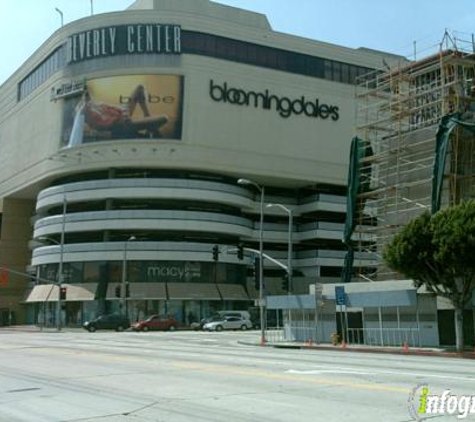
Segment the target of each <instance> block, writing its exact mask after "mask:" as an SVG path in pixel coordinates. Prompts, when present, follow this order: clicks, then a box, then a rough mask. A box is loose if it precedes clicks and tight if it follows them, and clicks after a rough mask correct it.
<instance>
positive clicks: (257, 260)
mask: <svg viewBox="0 0 475 422" xmlns="http://www.w3.org/2000/svg"><path fill="white" fill-rule="evenodd" d="M260 268H261V259H260V258H254V287H255V288H256V290H260V287H261V283H260V278H259V276H260V274H261V271H260Z"/></svg>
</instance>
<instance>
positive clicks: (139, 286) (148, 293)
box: [129, 283, 167, 300]
mask: <svg viewBox="0 0 475 422" xmlns="http://www.w3.org/2000/svg"><path fill="white" fill-rule="evenodd" d="M129 289H130V296H129V299H162V300H164V299H166V298H167V291H166V290H165V283H130V287H129Z"/></svg>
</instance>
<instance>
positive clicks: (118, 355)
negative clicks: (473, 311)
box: [0, 330, 475, 422]
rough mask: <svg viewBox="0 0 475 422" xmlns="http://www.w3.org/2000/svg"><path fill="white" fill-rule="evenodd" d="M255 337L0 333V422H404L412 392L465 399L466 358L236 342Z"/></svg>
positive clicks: (472, 382)
mask: <svg viewBox="0 0 475 422" xmlns="http://www.w3.org/2000/svg"><path fill="white" fill-rule="evenodd" d="M258 338H259V333H258V332H221V333H205V332H165V333H164V332H153V333H150V332H149V333H133V332H124V333H116V332H105V331H103V332H99V331H98V332H96V333H88V332H86V331H79V330H77V331H64V332H61V333H55V332H48V333H47V332H35V333H27V332H16V331H0V391H1V396H0V397H1V398H0V421H1V422H17V421H34V422H41V421H44V422H53V421H69V422H72V421H100V422H111V421H124V422H125V421H134V422H142V421H144V422H145V421H146V422H152V421H154V422H158V421H159V422H184V421H190V422H191V421H213V422H214V421H216V422H218V421H229V422H251V421H252V422H254V421H259V422H262V421H273V422H274V421H276V422H277V421H279V422H280V421H282V422H283V421H286V422H287V421H299V422H300V421H384V422H403V421H411V420H413V419H412V417H411V416H410V414H409V411H408V400H409V393H410V391H411V390H412V389H413V388H415V387H416V386H417V385H418V384H421V383H426V384H427V385H428V386H429V387H430V390H431V393H432V392H433V393H434V394H435V393H437V394H439V393H441V392H443V391H444V390H446V389H450V390H451V391H452V393H453V394H474V393H473V392H474V387H475V361H474V360H463V359H453V358H440V357H422V356H404V355H383V354H369V353H356V352H339V351H321V350H320V351H319V350H299V349H276V348H266V347H256V346H250V345H245V344H240V343H238V340H240V341H244V342H251V343H252V342H255V343H257V342H258ZM429 416H432V418H435V420H437V421H444V420H456V419H457V418H456V416H450V417H449V416H443V415H439V416H434V415H429ZM473 417H474V414H472V415H469V416H468V418H467V420H471V418H473Z"/></svg>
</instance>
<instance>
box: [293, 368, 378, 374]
mask: <svg viewBox="0 0 475 422" xmlns="http://www.w3.org/2000/svg"><path fill="white" fill-rule="evenodd" d="M285 373H286V374H297V375H319V374H350V375H374V373H373V372H359V371H353V370H349V371H348V370H346V371H345V370H334V369H322V370H310V371H305V370H304V371H300V370H298V369H289V370H288V371H285Z"/></svg>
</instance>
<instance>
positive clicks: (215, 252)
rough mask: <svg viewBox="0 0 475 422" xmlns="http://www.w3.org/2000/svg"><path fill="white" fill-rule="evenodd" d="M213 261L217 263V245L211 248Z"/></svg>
mask: <svg viewBox="0 0 475 422" xmlns="http://www.w3.org/2000/svg"><path fill="white" fill-rule="evenodd" d="M213 261H214V262H218V261H219V246H218V245H214V246H213Z"/></svg>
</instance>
